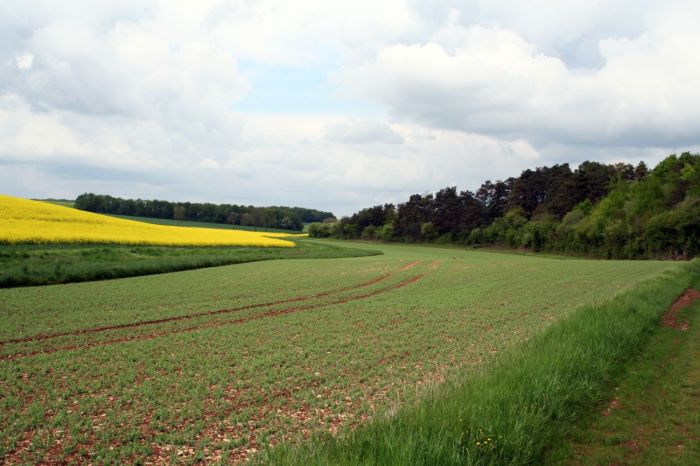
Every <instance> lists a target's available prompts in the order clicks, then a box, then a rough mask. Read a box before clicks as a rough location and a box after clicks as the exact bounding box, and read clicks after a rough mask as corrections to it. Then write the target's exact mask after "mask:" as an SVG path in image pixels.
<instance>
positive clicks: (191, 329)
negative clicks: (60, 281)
mask: <svg viewBox="0 0 700 466" xmlns="http://www.w3.org/2000/svg"><path fill="white" fill-rule="evenodd" d="M424 276H425V275H416V276H414V277H411V278H407V279H405V280H402V281H400V282H398V283H395V284H393V285H391V286H387V287H384V288H380V289H378V290H374V291H371V292H369V293H365V294H361V295H355V296H348V297H345V298H342V299H338V300H336V301H331V302H328V303H318V304H309V305H305V306H297V307H288V308H283V309H274V310H270V311H267V312H263V313H261V314H256V315H252V316H249V317H241V318H239V319H232V320H220V321H214V322H208V323H205V324H201V325H196V326H191V327H184V328H180V329H175V330H166V331H161V332H154V333H149V334H142V335H131V336H126V337H121V338H115V339H111V340H103V341H93V342H87V343H83V344H77V345H67V346H60V347H56V348H47V349H42V350H36V351H28V352H24V353H14V354H3V355H0V360H13V359H21V358H27V357H32V356H36V355H39V354H51V353H56V352H58V351H70V350H77V349H82V348H94V347H98V346H108V345H114V344H119V343H126V342H129V341H137V340H151V339H154V338H157V337H162V336H166V335H174V334H178V333H189V332H194V331H197V330H200V329H204V328H218V327H224V326H227V325H238V324H244V323H246V322H251V321H254V320H259V319H264V318H268V317H275V316H279V315H284V314H292V313H295V312H299V311H306V310H312V309H319V308H323V307H328V306H333V305H337V304H345V303H348V302H350V301H358V300H362V299H367V298H371V297H374V296H377V295H380V294H384V293H387V292H389V291H393V290H396V289H399V288H403V287H404V286H407V285H410V284H412V283H415V282H417V281H418V280H420V279H421V278H423V277H424ZM375 280H376V279H375ZM375 283H376V282H375ZM365 286H368V285H365ZM315 296H318V295H315ZM214 312H216V311H214ZM166 322H169V320H166ZM120 328H123V327H120Z"/></svg>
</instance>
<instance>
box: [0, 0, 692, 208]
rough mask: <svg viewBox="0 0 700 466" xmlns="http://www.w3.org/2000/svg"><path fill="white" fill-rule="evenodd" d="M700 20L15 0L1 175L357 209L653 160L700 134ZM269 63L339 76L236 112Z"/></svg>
mask: <svg viewBox="0 0 700 466" xmlns="http://www.w3.org/2000/svg"><path fill="white" fill-rule="evenodd" d="M368 11H373V14H368V13H367V12H368ZM699 19H700V7H698V6H697V5H696V2H691V1H684V0H670V1H666V2H661V1H660V0H640V1H634V2H632V1H631V0H611V1H605V2H603V1H602V0H572V1H570V2H567V7H566V8H562V7H561V3H560V2H559V1H557V0H537V1H536V2H527V3H524V2H521V1H517V0H488V1H487V0H446V1H440V2H429V1H423V0H388V1H383V2H376V1H370V0H358V1H356V2H352V3H348V2H334V1H328V0H300V1H295V2H288V1H281V0H258V1H222V0H202V1H198V2H191V1H173V0H123V1H120V2H107V3H104V2H94V1H87V0H70V1H66V2H62V3H61V8H56V7H55V6H54V5H53V3H52V2H48V1H46V0H28V1H26V2H5V3H3V4H0V185H2V187H3V191H4V192H7V193H10V194H17V195H24V196H30V197H42V196H52V197H72V196H75V195H76V194H79V193H81V192H83V191H88V190H92V191H100V192H109V193H111V194H114V195H122V196H139V197H160V198H167V199H173V200H188V199H190V200H200V201H212V202H224V201H225V202H238V203H245V204H297V205H307V206H310V207H318V208H323V209H326V210H332V211H334V212H335V213H337V214H349V213H352V212H353V211H354V210H356V209H358V208H362V207H365V206H367V205H370V204H376V203H383V202H397V201H401V200H404V199H405V198H406V197H407V196H408V195H409V194H411V193H414V192H424V191H431V190H436V189H439V188H442V187H444V186H447V185H458V186H459V187H460V188H469V189H475V188H476V187H478V185H479V184H480V183H481V182H482V181H483V180H485V179H487V178H490V179H496V178H505V177H508V176H513V175H517V174H518V173H519V172H520V171H521V170H522V169H525V168H530V167H532V166H537V165H542V164H545V163H555V162H566V161H569V162H578V161H582V160H584V159H597V160H601V161H618V160H635V159H640V158H644V159H645V160H646V161H647V162H650V163H653V162H654V161H656V160H658V159H659V158H660V157H662V156H663V155H665V154H666V153H667V152H671V151H675V150H677V149H693V148H697V147H698V146H700V141H698V136H697V135H698V134H700V132H699V131H698V130H699V129H700V128H699V127H698V126H699V125H700V118H698V117H699V116H700V115H698V112H700V110H698V109H700V105H699V104H700V90H699V89H700V88H698V86H697V82H698V81H699V78H700V60H699V59H700V49H698V48H697V47H695V46H694V45H695V44H696V43H698V42H700V33H698V32H697V30H696V28H695V25H696V23H697V22H698V20H699ZM262 69H265V70H267V71H266V72H265V73H267V74H268V75H269V73H270V72H279V73H285V72H286V71H289V72H290V73H292V72H293V75H294V81H295V82H297V81H299V82H301V84H302V85H301V86H299V88H301V89H313V88H314V87H319V88H320V87H323V88H324V89H325V88H327V89H330V91H329V92H328V94H325V93H323V92H318V93H315V94H314V93H313V92H312V93H309V94H308V96H307V94H303V96H304V98H299V97H298V96H299V95H302V94H297V95H296V97H295V98H294V99H291V98H290V99H289V102H294V105H296V106H297V108H289V106H287V107H285V108H284V113H280V111H279V110H275V109H273V108H266V105H268V103H267V102H261V104H260V105H259V106H256V111H255V112H254V113H251V112H242V111H240V110H237V108H239V107H237V104H238V103H239V102H241V100H242V99H244V98H246V97H248V98H251V96H264V95H266V92H269V94H267V95H274V96H277V95H279V96H281V97H283V96H284V92H285V90H284V89H278V88H276V87H274V86H278V85H280V83H282V85H283V84H284V83H285V82H286V81H285V79H278V80H270V79H269V77H268V79H267V80H265V75H266V74H265V73H257V72H256V71H258V70H262ZM270 70H272V71H270ZM277 70H279V71H277ZM319 76H320V78H319ZM324 76H325V79H324ZM282 78H284V76H282ZM305 79H307V80H308V81H307V82H304V80H305ZM319 81H320V82H319ZM266 86H267V87H266ZM270 86H272V87H270ZM290 92H291V91H290ZM331 94H333V96H332V97H333V98H332V99H331V97H328V96H329V95H331ZM307 97H308V99H328V101H325V102H308V107H309V108H322V109H324V110H323V112H315V113H314V112H312V111H309V108H307V106H306V105H305V103H306V102H304V99H306V98H307ZM334 99H335V100H334ZM357 102H361V104H357ZM312 104H313V105H312ZM336 104H337V107H334V105H336ZM341 104H342V105H341ZM249 107H250V106H249ZM241 108H246V107H245V106H243V107H241Z"/></svg>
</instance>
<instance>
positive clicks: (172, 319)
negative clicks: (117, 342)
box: [0, 274, 392, 346]
mask: <svg viewBox="0 0 700 466" xmlns="http://www.w3.org/2000/svg"><path fill="white" fill-rule="evenodd" d="M391 276H392V275H390V274H384V275H379V276H378V277H376V278H373V279H371V280H369V281H366V282H363V283H359V284H357V285H353V286H347V287H343V288H337V289H333V290H328V291H321V292H318V293H314V294H310V295H305V296H297V297H293V298H287V299H282V300H279V301H270V302H266V303H258V304H249V305H247V306H240V307H234V308H229V309H218V310H215V311H204V312H197V313H193V314H186V315H181V316H175V317H167V318H164V319H154V320H145V321H139V322H132V323H128V324H118V325H107V326H104V327H93V328H84V329H78V330H73V331H70V332H61V333H49V334H38V335H32V336H28V337H22V338H15V339H8V340H1V341H0V346H2V345H9V344H13V343H29V342H34V341H42V340H50V339H53V338H59V337H66V336H74V335H84V334H88V333H99V332H106V331H109V330H122V329H127V328H134V327H143V326H145V325H156V324H165V323H168V322H176V321H180V320H189V319H194V318H197V317H204V316H215V315H220V314H230V313H233V312H239V311H247V310H249V309H256V308H261V307H271V306H277V305H280V304H289V303H294V302H300V301H309V300H311V299H315V298H322V297H325V296H330V295H333V294H337V293H342V292H344V291H352V290H356V289H359V288H365V287H368V286H372V285H374V284H377V283H379V282H381V281H384V280H386V279H387V278H389V277H391Z"/></svg>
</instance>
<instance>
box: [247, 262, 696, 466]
mask: <svg viewBox="0 0 700 466" xmlns="http://www.w3.org/2000/svg"><path fill="white" fill-rule="evenodd" d="M699 275H700V261H698V260H696V261H693V262H691V263H687V264H682V265H679V267H678V268H677V269H674V270H673V271H670V272H667V273H665V274H663V275H662V276H660V277H658V278H656V279H653V280H650V281H647V282H645V283H642V284H641V285H639V286H638V287H637V288H635V289H633V290H631V291H628V292H626V293H623V294H621V295H619V296H617V297H616V298H614V299H613V300H612V301H610V302H608V303H606V304H603V305H598V306H589V307H584V308H582V309H580V310H578V311H576V312H575V313H574V314H573V315H572V316H571V317H569V318H567V319H566V320H564V321H561V322H558V323H556V324H554V325H553V326H551V327H550V328H549V329H547V330H546V331H545V332H543V333H542V334H539V335H538V336H536V337H534V338H532V339H531V340H530V341H528V342H527V343H525V344H524V345H523V346H522V347H520V348H518V349H517V350H513V351H511V352H509V353H507V354H504V355H503V356H502V357H500V358H498V359H497V361H495V362H494V363H492V364H489V365H487V366H486V367H483V368H482V369H481V370H480V371H478V372H476V373H475V372H469V373H465V374H464V377H462V379H461V382H459V383H455V384H452V385H451V386H446V387H444V388H440V389H438V390H437V392H436V393H435V394H434V395H433V396H431V397H428V398H425V399H423V400H422V401H420V402H418V403H416V404H415V405H412V406H407V407H404V409H402V410H400V411H398V413H396V414H395V415H385V416H383V417H378V418H375V420H374V421H373V422H371V423H369V424H367V425H365V426H363V427H361V428H358V429H356V430H354V431H352V432H349V433H347V434H346V435H341V436H339V437H331V436H329V435H324V436H322V437H317V438H315V439H313V440H312V441H309V442H304V443H302V444H300V445H299V446H290V445H280V446H277V447H275V448H274V449H269V450H267V451H265V452H263V453H262V454H261V455H260V458H259V459H258V461H259V462H261V463H266V464H300V465H301V464H303V465H308V464H315V465H331V464H333V465H343V464H347V465H357V464H361V465H403V464H411V465H435V464H441V465H458V464H460V465H461V464H487V465H496V464H498V465H522V464H539V463H541V462H542V461H543V459H544V457H545V453H546V451H547V450H548V449H550V448H552V445H553V444H554V443H556V442H557V441H558V440H561V439H562V438H563V436H564V435H565V434H566V433H567V432H568V430H569V429H570V428H571V426H572V424H573V422H574V421H575V420H576V419H577V418H578V417H579V413H581V412H582V411H585V410H586V409H590V407H591V406H593V405H595V403H597V402H599V401H600V400H601V399H602V398H603V397H604V395H605V393H606V390H607V389H608V388H609V387H610V385H611V383H612V381H613V380H614V379H615V378H616V377H618V376H619V375H620V373H621V371H622V370H623V368H624V366H625V364H626V363H627V362H628V361H629V359H630V358H631V357H633V356H634V355H635V354H637V353H638V352H639V351H640V349H641V348H643V346H644V344H645V342H646V341H647V340H648V338H649V336H650V335H651V333H652V332H653V331H654V330H655V328H656V326H657V323H658V319H659V316H660V315H661V313H662V312H663V311H664V310H665V309H666V308H668V306H670V305H671V304H672V302H673V301H674V300H675V298H676V297H677V296H678V295H679V294H680V293H681V292H683V290H685V289H686V288H687V287H689V286H690V285H691V284H693V282H694V281H696V280H697V277H698V276H699Z"/></svg>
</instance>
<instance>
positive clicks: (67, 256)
mask: <svg viewBox="0 0 700 466" xmlns="http://www.w3.org/2000/svg"><path fill="white" fill-rule="evenodd" d="M295 242H296V243H297V246H296V247H295V248H262V247H174V246H127V245H89V244H88V245H82V244H54V245H46V244H43V245H32V244H20V245H0V288H8V287H16V286H31V285H49V284H57V283H73V282H84V281H91V280H104V279H110V278H123V277H132V276H137V275H150V274H156V273H165V272H175V271H179V270H189V269H198V268H203V267H214V266H219V265H230V264H240V263H244V262H255V261H262V260H273V259H326V258H329V259H330V258H340V257H363V256H371V255H376V254H381V253H380V252H378V251H369V250H363V249H357V248H345V247H342V246H336V245H330V244H319V243H315V242H312V241H295Z"/></svg>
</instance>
